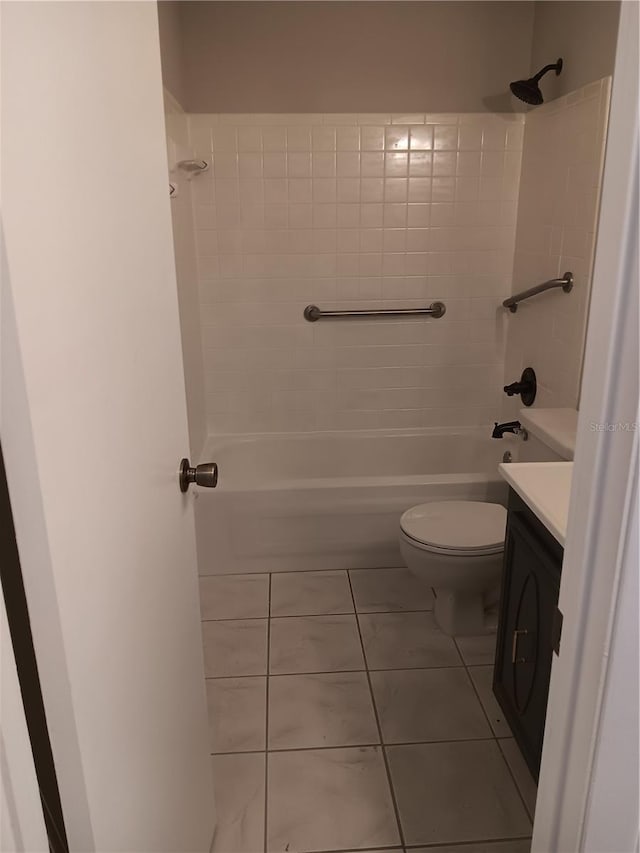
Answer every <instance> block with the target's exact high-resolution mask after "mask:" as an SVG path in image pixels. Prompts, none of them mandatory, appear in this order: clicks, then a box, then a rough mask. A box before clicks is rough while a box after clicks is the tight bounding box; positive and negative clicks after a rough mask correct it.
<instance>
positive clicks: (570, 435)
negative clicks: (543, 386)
mask: <svg viewBox="0 0 640 853" xmlns="http://www.w3.org/2000/svg"><path fill="white" fill-rule="evenodd" d="M519 419H520V423H521V424H522V426H523V427H525V429H527V430H529V432H530V433H531V434H532V435H535V436H536V437H537V438H539V439H540V441H542V442H543V443H544V444H546V445H547V447H550V448H551V449H552V450H554V451H555V452H556V453H557V454H558V456H562V458H563V459H573V455H574V452H575V449H576V433H577V431H578V412H577V410H576V409H528V408H525V409H520V414H519Z"/></svg>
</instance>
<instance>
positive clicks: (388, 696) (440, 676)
mask: <svg viewBox="0 0 640 853" xmlns="http://www.w3.org/2000/svg"><path fill="white" fill-rule="evenodd" d="M371 684H372V687H373V695H374V697H375V702H376V708H377V709H378V717H379V719H380V725H381V728H382V738H383V741H384V743H409V742H411V741H436V740H464V739H471V738H490V737H491V729H490V728H489V726H488V724H487V720H486V718H485V715H484V713H483V711H482V707H481V705H480V703H479V702H478V699H477V697H476V694H475V692H474V690H473V687H472V686H471V682H470V681H469V676H468V675H467V673H466V671H465V670H464V669H463V668H462V667H457V668H453V669H405V670H386V671H381V672H372V673H371Z"/></svg>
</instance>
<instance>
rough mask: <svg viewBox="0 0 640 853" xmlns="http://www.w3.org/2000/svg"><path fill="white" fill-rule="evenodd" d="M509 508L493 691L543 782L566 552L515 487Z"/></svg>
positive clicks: (535, 775) (535, 773)
mask: <svg viewBox="0 0 640 853" xmlns="http://www.w3.org/2000/svg"><path fill="white" fill-rule="evenodd" d="M507 508H508V519H507V532H506V541H505V549H504V563H503V568H502V591H501V598H500V618H499V623H498V637H497V643H496V659H495V666H494V672H493V692H494V694H495V696H496V698H497V700H498V702H499V703H500V707H501V708H502V710H503V712H504V715H505V718H506V720H507V722H508V723H509V725H510V727H511V730H512V732H513V735H514V737H515V739H516V741H517V743H518V744H519V746H520V749H521V751H522V755H523V756H524V759H525V761H526V762H527V765H528V766H529V769H530V770H531V773H532V775H533V777H534V779H535V780H536V781H537V779H538V774H539V772H540V758H541V754H542V741H543V737H544V725H545V718H546V713H547V699H548V696H549V679H550V676H551V660H552V655H553V651H554V646H556V645H557V642H558V640H557V637H558V633H559V625H558V617H559V614H558V612H557V605H558V594H559V591H560V574H561V569H562V557H563V553H564V551H563V548H562V546H561V545H560V544H559V543H558V542H557V541H556V540H555V539H554V537H553V536H552V535H551V533H549V531H548V530H547V529H546V527H544V525H543V524H542V523H541V522H540V521H539V519H538V518H537V517H536V516H535V515H534V514H533V512H532V511H531V510H530V509H529V508H528V506H527V505H526V504H525V503H524V501H523V500H522V499H521V498H520V497H519V496H518V495H517V494H516V492H515V491H514V490H513V489H510V490H509V503H508V507H507Z"/></svg>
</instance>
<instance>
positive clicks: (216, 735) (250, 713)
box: [207, 676, 267, 752]
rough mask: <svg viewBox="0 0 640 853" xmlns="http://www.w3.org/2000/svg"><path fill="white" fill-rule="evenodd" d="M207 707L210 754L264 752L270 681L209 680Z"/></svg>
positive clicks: (255, 679)
mask: <svg viewBox="0 0 640 853" xmlns="http://www.w3.org/2000/svg"><path fill="white" fill-rule="evenodd" d="M207 704H208V708H209V730H210V734H211V742H210V748H211V752H249V751H252V750H259V749H264V748H265V727H266V716H267V707H266V705H267V679H266V678H265V677H264V676H253V677H249V678H208V679H207Z"/></svg>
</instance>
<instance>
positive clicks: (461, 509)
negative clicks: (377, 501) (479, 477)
mask: <svg viewBox="0 0 640 853" xmlns="http://www.w3.org/2000/svg"><path fill="white" fill-rule="evenodd" d="M506 526H507V511H506V509H505V508H504V507H503V506H500V504H492V503H484V502H482V501H440V502H433V503H426V504H420V505H419V506H414V507H412V508H411V509H408V510H407V511H406V512H405V513H404V515H403V516H402V518H401V519H400V527H401V528H402V530H403V531H404V532H405V533H406V534H407V536H410V537H411V538H412V539H415V540H416V541H417V542H421V543H422V544H423V545H427V546H431V547H433V548H438V549H442V550H443V551H449V552H458V551H461V552H463V553H469V552H472V551H473V552H482V553H484V554H487V553H497V552H499V551H501V550H502V549H503V546H504V533H505V528H506Z"/></svg>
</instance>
